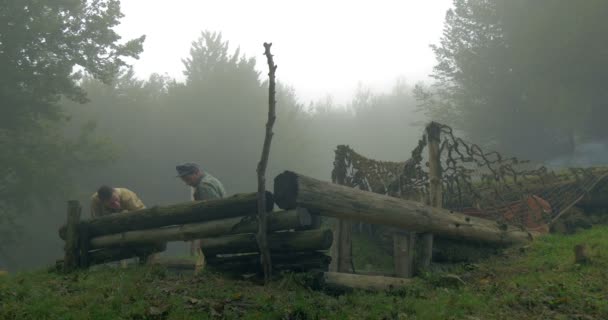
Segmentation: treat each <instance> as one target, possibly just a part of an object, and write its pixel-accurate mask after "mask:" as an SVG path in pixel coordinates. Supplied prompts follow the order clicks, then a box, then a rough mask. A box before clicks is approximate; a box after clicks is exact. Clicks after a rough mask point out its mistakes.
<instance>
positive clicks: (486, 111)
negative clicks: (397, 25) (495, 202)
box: [416, 0, 608, 160]
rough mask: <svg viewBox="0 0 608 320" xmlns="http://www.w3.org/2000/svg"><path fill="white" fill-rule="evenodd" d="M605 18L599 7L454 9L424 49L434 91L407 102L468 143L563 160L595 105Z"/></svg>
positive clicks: (494, 0)
mask: <svg viewBox="0 0 608 320" xmlns="http://www.w3.org/2000/svg"><path fill="white" fill-rule="evenodd" d="M607 10H608V4H607V3H606V2H602V1H587V2H585V3H584V4H581V5H579V4H578V3H574V2H572V1H551V0H541V1H523V0H515V1H506V0H455V1H454V9H451V10H449V11H448V12H447V14H446V18H445V27H444V33H443V37H442V38H441V41H440V43H439V44H438V45H434V46H432V48H433V50H434V52H435V56H436V58H437V60H438V63H437V65H436V66H435V68H434V71H433V77H434V78H435V80H436V81H435V83H434V84H433V85H432V86H431V87H430V88H424V87H421V86H418V87H417V90H416V94H417V97H418V98H419V99H420V100H421V102H422V106H423V107H424V108H425V109H426V110H427V111H428V112H429V113H430V115H432V116H433V117H434V118H435V119H437V120H440V121H441V120H444V121H447V122H451V124H453V125H455V126H457V127H458V128H461V129H463V130H464V131H465V132H466V133H467V135H468V137H469V139H470V140H473V142H477V143H482V144H485V145H492V147H493V148H497V149H499V150H501V151H506V152H509V153H512V154H515V155H519V156H525V157H527V158H532V159H536V160H546V159H550V158H552V157H554V156H556V155H559V154H563V153H568V152H572V151H573V149H574V144H573V141H574V137H575V136H582V135H584V134H586V132H588V131H589V130H587V126H586V124H587V123H589V121H590V120H591V118H590V115H591V113H592V112H593V110H596V111H597V110H598V108H599V109H601V105H602V102H601V101H602V99H603V97H604V96H605V93H603V92H602V90H600V89H599V88H598V82H601V80H600V79H601V77H602V76H601V75H602V74H605V71H606V70H604V68H605V65H606V64H605V57H606V54H605V53H606V50H607V49H608V45H607V43H606V41H603V40H601V37H600V36H599V35H600V34H603V32H605V31H607V29H606V28H608V24H607V23H605V22H604V21H603V18H602V17H603V16H604V15H605V14H606V13H607ZM580 17H585V18H584V19H581V18H580ZM587 135H588V134H587ZM532 138H533V139H532Z"/></svg>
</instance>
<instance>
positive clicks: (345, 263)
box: [329, 219, 355, 272]
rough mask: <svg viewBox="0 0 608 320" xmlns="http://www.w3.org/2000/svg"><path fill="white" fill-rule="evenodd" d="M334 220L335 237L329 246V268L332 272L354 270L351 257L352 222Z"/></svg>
mask: <svg viewBox="0 0 608 320" xmlns="http://www.w3.org/2000/svg"><path fill="white" fill-rule="evenodd" d="M334 220H335V221H334V225H333V234H334V235H336V237H335V241H334V242H333V244H332V247H331V256H332V261H331V265H330V266H329V270H330V271H334V272H355V270H354V269H355V268H354V264H353V259H352V255H353V252H352V251H353V246H352V228H353V222H352V221H350V220H342V219H340V220H337V219H334Z"/></svg>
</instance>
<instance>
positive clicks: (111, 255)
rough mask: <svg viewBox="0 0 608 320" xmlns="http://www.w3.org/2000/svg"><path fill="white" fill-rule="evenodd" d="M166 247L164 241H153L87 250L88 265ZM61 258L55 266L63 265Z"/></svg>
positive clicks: (142, 254) (126, 257)
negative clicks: (135, 245) (132, 245)
mask: <svg viewBox="0 0 608 320" xmlns="http://www.w3.org/2000/svg"><path fill="white" fill-rule="evenodd" d="M166 249H167V244H166V243H155V244H150V245H146V246H138V247H123V248H104V249H99V250H93V251H89V253H88V263H89V266H91V265H96V264H102V263H108V262H113V261H120V260H124V259H129V258H133V257H142V256H148V255H150V254H152V253H156V252H162V251H165V250H166ZM63 263H64V261H63V259H60V260H57V261H56V266H61V265H63Z"/></svg>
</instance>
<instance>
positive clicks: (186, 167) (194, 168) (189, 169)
mask: <svg viewBox="0 0 608 320" xmlns="http://www.w3.org/2000/svg"><path fill="white" fill-rule="evenodd" d="M175 170H177V176H178V177H183V176H187V175H189V174H194V173H197V172H198V171H199V170H200V169H199V167H198V164H196V163H184V164H180V165H177V166H175Z"/></svg>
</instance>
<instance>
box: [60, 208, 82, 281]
mask: <svg viewBox="0 0 608 320" xmlns="http://www.w3.org/2000/svg"><path fill="white" fill-rule="evenodd" d="M81 211H82V208H81V207H80V202H78V201H76V200H70V201H68V215H67V216H68V218H67V227H66V237H65V248H64V249H65V255H64V258H63V260H64V262H65V263H64V264H63V271H64V272H71V271H74V270H75V269H77V268H78V267H79V266H80V254H79V253H80V252H79V244H80V239H79V237H78V224H79V223H80V213H81Z"/></svg>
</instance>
